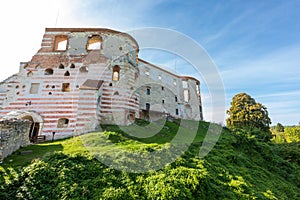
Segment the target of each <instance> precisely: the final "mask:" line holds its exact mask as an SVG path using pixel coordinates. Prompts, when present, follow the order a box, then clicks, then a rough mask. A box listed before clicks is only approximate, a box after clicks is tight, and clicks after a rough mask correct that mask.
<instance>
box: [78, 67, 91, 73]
mask: <svg viewBox="0 0 300 200" xmlns="http://www.w3.org/2000/svg"><path fill="white" fill-rule="evenodd" d="M79 71H80V72H81V73H87V72H88V71H89V68H88V67H86V66H82V67H80V68H79Z"/></svg>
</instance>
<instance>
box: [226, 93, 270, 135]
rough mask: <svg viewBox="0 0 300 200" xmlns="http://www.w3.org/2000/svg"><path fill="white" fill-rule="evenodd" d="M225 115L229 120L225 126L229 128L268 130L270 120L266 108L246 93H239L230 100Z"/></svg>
mask: <svg viewBox="0 0 300 200" xmlns="http://www.w3.org/2000/svg"><path fill="white" fill-rule="evenodd" d="M227 114H228V115H229V118H227V119H226V124H227V126H228V127H229V128H250V129H255V128H257V129H260V130H262V131H265V132H269V130H270V124H271V120H270V118H269V114H268V111H267V108H266V107H265V106H264V105H262V104H261V103H257V102H256V101H255V100H254V99H253V98H252V97H251V96H250V95H248V94H246V93H239V94H237V95H235V96H234V97H233V98H232V101H231V106H230V108H229V110H227Z"/></svg>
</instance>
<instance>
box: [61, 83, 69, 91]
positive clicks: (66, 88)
mask: <svg viewBox="0 0 300 200" xmlns="http://www.w3.org/2000/svg"><path fill="white" fill-rule="evenodd" d="M61 91H62V92H70V83H63V84H62V87H61Z"/></svg>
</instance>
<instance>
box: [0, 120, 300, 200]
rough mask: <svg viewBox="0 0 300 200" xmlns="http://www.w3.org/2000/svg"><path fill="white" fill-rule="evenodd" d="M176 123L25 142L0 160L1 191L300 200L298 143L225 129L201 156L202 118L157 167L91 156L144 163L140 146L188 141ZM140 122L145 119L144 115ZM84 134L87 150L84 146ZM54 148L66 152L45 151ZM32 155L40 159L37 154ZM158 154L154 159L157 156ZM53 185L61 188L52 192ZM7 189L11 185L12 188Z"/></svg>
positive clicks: (68, 196) (186, 127) (186, 130)
mask: <svg viewBox="0 0 300 200" xmlns="http://www.w3.org/2000/svg"><path fill="white" fill-rule="evenodd" d="M194 123H195V122H186V123H185V125H184V126H183V127H181V128H182V129H183V132H184V133H185V134H187V135H192V133H193V131H192V129H191V127H193V126H194V125H195V124H194ZM177 124H178V122H177V123H171V122H167V123H166V124H164V126H163V128H161V127H162V124H159V123H158V124H154V125H153V126H152V127H147V131H145V129H146V128H140V127H129V130H128V129H126V132H127V133H135V134H148V133H151V132H152V131H154V132H155V131H156V130H157V129H158V130H160V129H161V131H160V132H159V133H158V134H156V135H154V136H152V137H147V138H138V139H137V138H135V137H133V136H130V135H128V134H124V132H123V131H122V130H120V128H119V127H116V126H103V127H102V129H103V130H106V131H105V132H102V131H101V132H93V133H90V134H86V135H83V136H81V138H80V137H74V138H71V139H66V140H60V141H55V142H49V143H44V144H38V145H31V146H28V147H26V148H22V149H21V150H20V151H18V152H16V153H15V154H14V155H12V156H9V157H8V158H7V159H5V161H4V164H2V167H0V172H2V177H3V178H2V179H1V178H0V183H1V181H2V182H4V183H5V184H1V185H2V188H1V187H0V188H1V189H2V190H4V191H5V192H2V191H1V193H2V195H3V196H2V197H5V198H12V197H15V196H21V197H22V198H24V199H26V198H27V199H31V198H30V195H31V197H32V198H37V197H41V195H44V196H45V198H50V197H51V198H60V199H63V198H66V199H76V198H77V199H91V198H95V199H99V198H100V197H102V198H105V199H109V198H112V199H120V198H124V199H132V198H133V199H143V198H145V199H160V198H161V199H178V198H182V199H186V198H188V199H193V198H195V199H300V190H299V187H300V185H299V183H300V178H299V177H300V167H299V151H298V150H299V144H291V145H288V144H286V145H284V146H283V145H275V144H266V143H261V142H259V141H257V140H256V139H254V138H250V137H245V136H244V135H245V134H244V133H240V134H238V133H231V132H230V131H229V130H227V129H223V133H222V135H221V137H220V140H219V141H218V143H217V145H216V146H215V148H214V149H213V150H212V151H211V152H210V153H209V154H208V156H206V157H205V158H203V159H199V157H198V152H199V147H200V146H201V142H202V141H203V138H204V137H205V133H206V130H207V128H208V126H209V124H208V123H206V122H200V123H199V130H198V133H197V135H196V137H195V139H194V141H193V143H192V145H191V146H190V147H189V150H188V151H186V152H185V153H184V155H183V156H181V157H180V158H178V159H177V160H176V162H173V163H171V164H168V165H167V166H166V167H165V168H164V169H161V170H159V171H156V172H148V173H144V174H132V173H125V172H120V171H117V170H114V169H112V168H108V167H106V166H105V165H103V164H101V163H100V162H99V161H98V160H96V159H93V158H92V156H91V152H96V153H97V152H101V155H102V156H111V155H115V154H116V153H119V152H123V153H124V154H120V156H117V157H114V158H113V159H112V160H111V161H112V162H113V163H114V164H119V165H120V166H122V165H124V162H126V163H127V164H128V163H131V164H133V165H138V164H140V163H138V162H137V161H136V160H134V159H133V158H134V156H135V154H134V153H135V152H144V153H145V154H147V153H150V152H153V151H162V150H166V152H167V150H168V143H169V142H170V141H172V142H174V141H175V142H179V143H185V142H188V141H186V140H187V138H185V137H184V136H183V137H180V138H179V139H178V140H177V139H176V138H175V133H177V131H178V128H179V127H178V125H177ZM138 125H140V126H145V125H147V124H146V122H143V121H139V122H138ZM124 128H125V127H121V129H123V130H124ZM174 138H175V139H174ZM82 141H84V143H85V145H87V146H88V149H89V150H90V151H87V149H86V148H85V147H84V146H83V144H82ZM95 144H96V145H95ZM24 150H33V153H32V154H28V155H21V154H20V152H21V151H24ZM56 151H59V152H63V154H60V153H56V154H54V155H53V154H52V155H48V154H50V153H51V152H56ZM122 155H126V157H124V156H123V157H122ZM34 158H43V159H42V160H35V161H33V159H34ZM131 158H132V159H131ZM160 161H161V160H157V162H158V163H159V162H160ZM31 162H32V164H30V163H31ZM150 164H151V165H155V163H147V162H144V163H142V165H145V166H147V165H150ZM51 177H52V178H51ZM49 179H51V180H52V182H49ZM97 186H98V187H97ZM33 188H34V189H33ZM51 188H52V190H56V192H55V193H53V192H50V193H49V192H48V191H49V190H51ZM8 190H10V191H14V192H12V193H8V192H7V191H8ZM6 192H7V193H6ZM5 195H6V196H5ZM51 195H52V196H51ZM53 195H54V196H53ZM55 195H56V196H55ZM0 198H1V196H0Z"/></svg>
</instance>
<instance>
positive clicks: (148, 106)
mask: <svg viewBox="0 0 300 200" xmlns="http://www.w3.org/2000/svg"><path fill="white" fill-rule="evenodd" d="M146 110H148V111H149V110H150V103H146Z"/></svg>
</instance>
